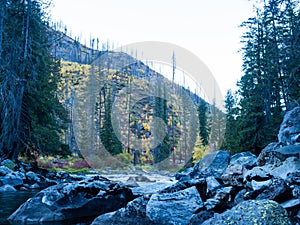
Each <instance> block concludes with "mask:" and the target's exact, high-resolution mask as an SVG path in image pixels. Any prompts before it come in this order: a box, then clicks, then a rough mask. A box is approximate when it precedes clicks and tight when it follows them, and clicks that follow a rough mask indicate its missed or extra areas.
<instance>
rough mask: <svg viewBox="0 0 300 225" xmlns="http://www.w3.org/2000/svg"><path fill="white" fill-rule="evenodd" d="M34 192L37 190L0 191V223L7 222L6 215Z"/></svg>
mask: <svg viewBox="0 0 300 225" xmlns="http://www.w3.org/2000/svg"><path fill="white" fill-rule="evenodd" d="M36 193H37V191H16V192H11V191H9V192H0V224H9V223H8V221H7V220H6V219H7V217H9V216H10V215H11V214H12V213H13V212H14V211H15V210H16V209H17V208H19V206H20V205H21V204H22V203H24V202H26V200H27V199H29V198H31V197H32V196H34V195H35V194H36Z"/></svg>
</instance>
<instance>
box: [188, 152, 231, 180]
mask: <svg viewBox="0 0 300 225" xmlns="http://www.w3.org/2000/svg"><path fill="white" fill-rule="evenodd" d="M229 160H230V153H229V152H227V151H223V150H219V151H216V152H213V153H210V154H207V155H205V156H204V157H203V158H202V159H200V160H199V161H198V162H197V163H196V164H195V166H194V170H193V172H192V174H193V175H194V174H195V175H199V174H200V176H201V177H209V176H214V177H217V178H220V177H221V176H222V174H223V173H224V172H225V170H226V168H227V166H228V164H229Z"/></svg>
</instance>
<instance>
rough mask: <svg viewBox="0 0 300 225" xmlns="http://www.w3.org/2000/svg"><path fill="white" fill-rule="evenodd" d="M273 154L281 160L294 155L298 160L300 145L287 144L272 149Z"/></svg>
mask: <svg viewBox="0 0 300 225" xmlns="http://www.w3.org/2000/svg"><path fill="white" fill-rule="evenodd" d="M273 155H274V156H275V157H277V158H278V159H279V160H281V161H282V162H283V161H285V160H286V159H287V158H289V157H295V158H297V159H298V160H299V155H300V145H288V146H284V147H282V148H278V149H275V150H273Z"/></svg>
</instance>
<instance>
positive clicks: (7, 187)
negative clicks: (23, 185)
mask: <svg viewBox="0 0 300 225" xmlns="http://www.w3.org/2000/svg"><path fill="white" fill-rule="evenodd" d="M7 191H17V190H16V189H15V188H14V187H13V186H11V185H9V184H5V185H3V186H1V187H0V192H7Z"/></svg>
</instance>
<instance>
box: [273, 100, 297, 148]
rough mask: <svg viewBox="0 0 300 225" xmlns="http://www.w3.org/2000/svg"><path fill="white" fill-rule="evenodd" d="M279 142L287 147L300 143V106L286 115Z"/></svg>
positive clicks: (279, 134)
mask: <svg viewBox="0 0 300 225" xmlns="http://www.w3.org/2000/svg"><path fill="white" fill-rule="evenodd" d="M278 140H279V142H280V143H282V144H285V145H291V144H295V143H300V106H298V107H295V108H294V109H293V110H291V111H289V112H287V113H286V114H285V116H284V119H283V122H282V123H281V126H280V130H279V133H278Z"/></svg>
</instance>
